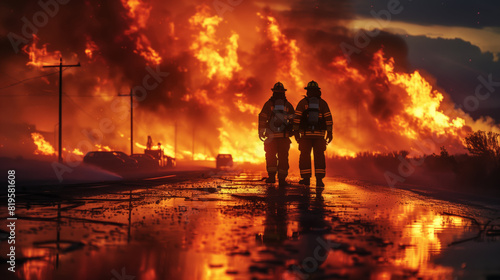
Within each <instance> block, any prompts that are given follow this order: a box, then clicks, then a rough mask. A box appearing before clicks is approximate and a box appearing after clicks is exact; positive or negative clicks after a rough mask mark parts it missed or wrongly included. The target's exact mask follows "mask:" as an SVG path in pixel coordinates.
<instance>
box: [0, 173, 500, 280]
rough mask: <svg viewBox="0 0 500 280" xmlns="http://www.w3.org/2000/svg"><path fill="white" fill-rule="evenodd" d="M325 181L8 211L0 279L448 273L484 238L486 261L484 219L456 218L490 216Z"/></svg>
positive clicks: (208, 188) (226, 186)
mask: <svg viewBox="0 0 500 280" xmlns="http://www.w3.org/2000/svg"><path fill="white" fill-rule="evenodd" d="M325 182H326V188H325V189H324V190H323V189H315V188H314V187H311V188H305V187H302V186H296V185H294V186H291V187H289V188H287V189H286V190H283V189H279V188H276V187H275V186H270V185H265V184H262V183H261V182H259V181H258V180H257V179H255V177H252V176H246V177H243V176H240V177H233V178H231V180H229V179H226V180H224V181H221V180H216V179H211V180H208V181H202V182H191V183H180V184H177V185H165V186H159V187H156V188H151V189H143V190H142V189H138V190H125V191H120V192H115V193H107V194H97V195H93V196H90V197H85V198H81V199H85V203H81V201H78V203H77V202H75V201H73V202H71V201H70V200H65V201H64V200H63V201H61V203H56V204H53V205H45V206H40V207H38V208H36V207H35V208H34V209H33V207H32V209H31V210H27V209H20V210H19V211H20V212H19V213H20V214H21V215H22V216H30V217H32V219H30V220H19V223H18V225H19V228H18V230H19V231H18V232H19V237H20V238H19V239H18V241H19V247H16V248H19V251H18V254H19V260H20V259H23V260H24V261H23V262H21V261H19V263H18V265H19V270H18V271H17V272H16V274H15V275H11V274H7V275H6V276H5V277H3V273H2V279H35V280H36V279H74V280H78V279H91V278H92V279H111V278H113V277H115V278H116V275H115V274H114V273H118V275H121V274H122V269H125V270H124V271H125V273H126V274H127V275H132V276H135V277H136V279H235V278H242V279H248V278H251V277H256V278H267V279H297V278H298V279H306V278H307V279H311V278H314V277H319V278H321V277H323V278H327V279H328V278H329V277H330V278H334V277H337V278H342V277H348V278H350V279H392V278H417V277H420V278H423V279H435V278H441V279H452V278H453V277H455V276H457V275H458V276H464V275H465V276H467V275H468V274H467V267H468V266H467V264H466V265H465V266H464V264H463V262H460V261H458V260H460V259H462V258H463V259H466V258H465V257H464V256H465V255H467V251H464V250H462V251H461V250H460V248H469V247H474V248H481V247H479V246H476V245H477V244H478V243H477V242H478V241H484V240H487V241H491V242H490V244H489V249H488V250H490V251H487V252H488V255H487V257H489V258H495V257H496V258H497V259H499V258H500V256H499V255H498V252H500V250H496V251H494V250H493V249H492V248H497V249H500V248H499V247H498V242H496V241H498V240H497V239H494V238H489V239H488V238H484V237H485V236H486V235H485V234H486V233H483V234H482V235H479V237H480V238H478V232H479V231H480V230H481V229H484V224H485V223H486V222H484V221H479V222H478V223H479V224H481V226H478V225H477V223H475V222H473V220H472V219H470V218H466V217H467V216H469V215H470V216H474V217H486V218H485V219H487V217H489V216H491V215H492V214H491V213H486V212H481V211H483V210H480V209H479V210H478V209H475V208H471V207H465V206H463V205H458V204H453V203H449V202H443V201H435V200H432V199H428V198H424V197H420V196H417V195H414V194H411V193H408V192H406V191H400V190H388V189H386V188H383V187H377V186H370V187H364V186H360V185H359V184H353V183H347V182H340V181H339V180H332V179H327V180H325ZM79 199H80V198H79ZM453 213H455V214H456V215H454V214H453ZM497 214H498V213H496V214H495V215H497ZM488 215H489V216H488ZM497 216H498V215H497ZM478 219H479V218H478ZM457 241H459V242H457ZM83 244H84V245H83ZM450 244H453V245H451V246H450ZM0 246H1V249H2V250H3V249H5V245H4V243H2V244H0ZM468 250H473V249H470V248H469V249H468ZM481 250H483V251H485V252H486V249H481ZM476 251H477V249H476ZM449 252H453V258H449V257H447V258H446V259H445V260H444V261H439V260H441V259H442V258H443V256H446V255H447V254H449ZM480 252H481V251H480V250H479V253H480ZM495 252H496V253H495ZM476 253H478V252H476ZM479 253H478V254H479ZM469 259H470V258H469ZM467 262H472V261H471V260H467ZM444 263H446V264H444ZM475 265H476V266H479V268H477V267H476V268H475V269H476V271H482V270H481V267H480V263H479V264H475ZM491 267H493V268H491ZM0 268H1V269H4V271H6V267H5V265H4V266H3V267H0ZM489 269H490V270H489V272H488V273H499V271H500V268H499V267H498V265H496V266H495V265H490V266H489Z"/></svg>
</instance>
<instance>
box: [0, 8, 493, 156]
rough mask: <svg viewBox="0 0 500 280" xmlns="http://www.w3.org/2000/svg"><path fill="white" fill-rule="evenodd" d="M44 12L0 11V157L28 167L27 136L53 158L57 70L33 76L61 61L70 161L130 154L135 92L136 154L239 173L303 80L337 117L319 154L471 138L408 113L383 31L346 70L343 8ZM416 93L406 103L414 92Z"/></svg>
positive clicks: (451, 120)
mask: <svg viewBox="0 0 500 280" xmlns="http://www.w3.org/2000/svg"><path fill="white" fill-rule="evenodd" d="M61 2H64V3H65V4H61ZM47 3H52V5H49V6H47V7H45V8H43V7H41V6H40V5H39V4H37V3H36V2H29V3H26V2H22V1H17V2H15V1H4V2H3V3H1V4H0V7H1V10H2V11H9V12H10V13H9V14H8V15H6V14H5V15H3V16H2V22H1V25H0V26H1V28H0V34H1V35H2V38H1V39H0V57H1V59H2V65H1V66H0V71H2V79H1V80H0V88H2V91H1V94H2V97H1V98H2V104H5V105H4V106H3V107H5V108H4V109H3V110H2V112H1V114H2V120H1V123H2V124H1V127H2V132H1V135H2V138H1V139H0V141H1V143H0V144H1V145H0V151H1V154H2V155H8V156H15V155H24V156H27V155H32V154H33V151H34V149H35V148H36V146H35V145H34V144H33V141H32V139H31V138H30V134H31V133H33V132H39V133H41V134H42V135H44V136H45V140H47V141H48V142H50V143H51V144H52V145H53V146H56V145H57V142H56V141H55V139H56V131H57V122H58V119H57V102H58V88H57V83H58V74H57V73H55V71H56V69H57V68H49V69H44V68H41V67H40V66H41V65H42V64H57V63H58V59H59V57H61V56H62V58H63V60H64V63H69V64H74V63H77V62H80V63H81V67H80V68H67V69H65V70H64V75H63V78H64V96H63V99H64V109H63V114H64V118H63V131H64V132H63V133H64V135H63V136H64V138H63V139H64V140H63V141H64V143H63V147H64V148H65V149H66V151H75V149H78V150H77V151H76V153H81V152H83V153H85V152H87V151H88V150H89V149H96V148H99V147H109V148H110V149H116V150H123V151H128V150H129V148H128V145H129V140H128V138H129V133H130V132H129V117H130V116H129V114H128V111H129V107H130V105H129V98H127V97H119V95H127V94H129V93H130V91H131V89H132V90H133V93H134V94H135V95H136V98H135V99H136V101H135V104H134V106H135V107H134V129H135V131H134V139H135V141H134V142H138V143H139V145H138V146H137V147H135V149H136V151H140V148H139V146H140V145H141V144H142V145H144V144H145V142H146V137H147V136H148V135H151V136H152V138H153V140H154V141H155V142H161V143H162V145H163V147H164V148H165V149H166V153H167V154H170V155H173V153H174V146H175V143H177V147H176V148H177V154H176V155H177V157H178V158H191V157H194V158H195V159H203V158H213V157H214V156H215V155H216V154H217V153H219V152H230V153H234V154H235V157H236V159H237V160H240V161H252V162H258V161H262V160H263V157H262V155H263V149H262V144H261V143H260V142H259V140H258V139H257V137H256V134H257V133H256V127H257V124H256V122H257V114H258V112H259V110H260V107H261V106H262V104H263V103H264V102H265V101H266V100H267V99H268V98H269V96H270V94H271V91H270V88H271V87H272V85H273V84H274V83H275V82H276V81H278V80H279V81H282V82H283V83H284V84H285V87H287V88H288V91H287V97H288V99H289V100H290V101H291V102H292V103H293V104H296V103H297V102H298V101H299V100H300V98H301V96H302V95H304V94H305V91H304V89H303V87H304V85H305V84H307V82H308V81H310V80H312V79H314V80H316V81H318V82H319V84H320V86H321V88H322V91H323V98H324V99H325V100H327V101H328V102H329V104H330V108H331V110H332V113H333V115H334V126H335V138H336V139H335V141H334V145H331V146H330V147H329V153H338V154H342V155H344V154H346V155H347V154H348V155H353V154H355V153H356V152H360V151H376V152H387V151H392V150H401V149H406V150H412V151H415V152H418V151H417V150H415V149H414V148H412V147H413V146H414V143H415V142H416V141H420V140H421V139H425V138H429V137H430V138H432V137H433V136H436V135H438V136H439V135H440V134H442V133H443V132H446V133H450V134H451V135H453V137H452V139H448V140H449V141H446V142H443V143H441V144H442V145H448V146H449V147H448V148H450V147H451V148H452V150H454V151H461V149H462V147H461V144H460V139H461V137H463V136H464V135H465V134H466V133H467V132H468V131H470V130H471V128H470V126H473V125H475V126H477V125H479V124H478V123H474V122H473V121H472V120H471V119H470V117H468V116H466V115H465V114H463V113H462V112H460V111H459V110H456V109H454V108H453V105H452V104H451V103H450V101H449V100H448V98H447V96H446V95H442V96H443V100H440V98H439V97H437V93H435V92H434V89H432V90H430V91H429V92H425V94H427V95H429V98H430V99H429V98H428V99H429V100H427V101H429V102H434V103H436V102H437V101H439V102H438V104H437V105H438V107H437V108H436V110H437V111H438V112H439V113H442V114H444V115H445V116H447V117H448V119H446V120H443V119H439V121H441V122H442V123H441V124H439V125H438V124H435V123H430V122H431V120H430V119H429V116H428V115H426V114H425V112H424V113H422V112H420V111H419V110H420V109H419V108H412V109H411V110H409V108H410V107H411V106H414V105H412V104H413V103H412V102H415V100H413V99H412V98H416V97H412V95H411V94H409V93H408V91H409V90H410V89H409V88H411V87H408V86H402V85H401V84H398V83H399V82H398V81H399V80H398V79H403V78H401V77H399V78H398V77H394V75H392V74H388V72H387V71H386V70H384V67H385V66H382V65H387V64H391V63H390V59H389V58H391V57H392V58H394V63H393V64H391V65H393V67H394V70H393V72H394V73H406V72H408V73H411V71H410V69H409V66H408V62H407V60H406V56H407V46H406V44H405V43H404V41H403V40H402V39H401V38H399V37H397V36H394V35H391V34H389V33H385V32H380V33H379V34H378V35H377V36H375V37H373V38H371V42H370V43H369V44H368V45H367V46H366V47H363V48H360V49H359V51H356V52H355V53H353V54H352V55H350V56H349V57H348V58H346V56H345V51H343V50H342V48H341V47H340V45H341V44H342V43H343V42H345V43H348V44H351V45H352V44H353V40H354V38H355V36H356V33H353V32H351V31H349V29H347V28H345V27H343V26H344V25H345V23H346V22H348V21H349V20H350V19H351V18H352V17H353V13H352V12H351V7H350V6H349V4H348V3H346V1H272V2H270V1H262V2H255V1H244V0H243V1H223V0H220V1H177V2H171V1H168V2H166V1H160V0H151V1H139V0H121V1H118V0H114V1H104V2H103V1H95V0H87V1H55V0H54V1H47ZM41 13H45V14H46V15H47V16H46V22H45V21H43V19H44V18H43V16H41ZM36 15H38V16H36ZM42 23H44V24H42ZM35 29H36V30H35ZM29 33H36V37H33V38H30V37H31V35H30V34H29ZM13 34H14V35H13ZM381 50H382V51H381ZM16 51H18V52H17V53H16ZM382 52H383V56H382ZM391 75H392V76H391ZM425 78H426V79H427V80H430V78H429V77H425ZM391 79H392V80H391ZM422 79H423V80H425V79H424V78H422ZM420 86H421V88H418V89H415V90H416V91H417V92H424V88H425V85H420ZM430 86H432V83H431V84H430ZM441 94H442V93H441ZM419 102H420V101H419ZM422 102H424V101H422ZM434 103H433V104H434ZM429 104H430V103H429ZM429 106H430V105H429ZM429 106H428V107H429ZM430 107H432V106H430ZM412 110H413V111H412ZM443 112H444V113H443ZM437 116H438V117H442V116H441V115H440V114H437ZM457 118H460V119H463V120H465V123H464V125H462V126H460V125H459V124H458V123H459V122H460V121H459V120H458V119H457ZM451 124H453V125H451ZM482 125H483V126H487V127H490V128H491V126H492V124H491V123H488V122H487V121H486V122H483V123H482ZM176 135H177V137H176ZM176 138H177V141H176V140H175V139H176ZM12 139H14V141H12ZM89 142H90V143H91V144H92V146H91V147H89V146H88V145H87V144H88V143H89ZM193 144H194V145H193ZM193 150H194V155H192V152H193Z"/></svg>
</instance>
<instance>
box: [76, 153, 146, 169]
mask: <svg viewBox="0 0 500 280" xmlns="http://www.w3.org/2000/svg"><path fill="white" fill-rule="evenodd" d="M83 162H84V163H87V164H92V165H95V166H98V167H101V168H103V169H106V170H110V171H115V172H117V171H130V170H135V169H137V167H138V163H137V160H135V159H133V158H131V157H129V156H128V155H127V154H125V153H123V152H119V151H92V152H88V153H87V154H86V155H85V157H84V158H83Z"/></svg>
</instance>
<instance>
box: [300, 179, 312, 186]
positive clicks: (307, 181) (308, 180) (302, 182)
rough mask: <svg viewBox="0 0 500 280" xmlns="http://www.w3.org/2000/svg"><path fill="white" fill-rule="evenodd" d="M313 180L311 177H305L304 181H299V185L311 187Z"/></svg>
mask: <svg viewBox="0 0 500 280" xmlns="http://www.w3.org/2000/svg"><path fill="white" fill-rule="evenodd" d="M310 179H311V178H309V177H304V178H302V180H300V181H299V184H301V185H305V186H309V185H310V184H311V180H310Z"/></svg>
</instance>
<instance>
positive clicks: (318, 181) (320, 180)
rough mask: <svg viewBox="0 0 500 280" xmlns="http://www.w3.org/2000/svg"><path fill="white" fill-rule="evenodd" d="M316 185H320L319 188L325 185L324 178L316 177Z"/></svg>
mask: <svg viewBox="0 0 500 280" xmlns="http://www.w3.org/2000/svg"><path fill="white" fill-rule="evenodd" d="M316 187H319V188H324V187H325V183H323V178H318V177H316Z"/></svg>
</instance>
